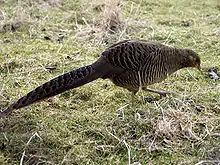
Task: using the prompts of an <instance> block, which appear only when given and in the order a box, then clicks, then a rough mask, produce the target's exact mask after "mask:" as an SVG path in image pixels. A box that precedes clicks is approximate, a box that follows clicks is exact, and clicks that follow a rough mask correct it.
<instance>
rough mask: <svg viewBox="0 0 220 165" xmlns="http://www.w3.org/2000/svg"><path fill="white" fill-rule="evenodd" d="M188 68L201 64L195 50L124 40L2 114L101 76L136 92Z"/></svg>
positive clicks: (27, 96)
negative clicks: (93, 60) (95, 59)
mask: <svg viewBox="0 0 220 165" xmlns="http://www.w3.org/2000/svg"><path fill="white" fill-rule="evenodd" d="M185 67H200V58H199V56H198V55H197V54H196V53H195V52H194V51H192V50H189V49H177V48H172V47H168V46H166V45H163V44H159V43H154V42H150V41H146V40H124V41H121V42H119V43H116V44H113V45H112V46H110V47H109V48H107V49H106V50H105V51H104V52H102V54H101V57H100V58H99V59H98V60H97V61H95V62H94V63H93V64H91V65H88V66H84V67H81V68H79V69H76V70H73V71H70V72H68V73H65V74H63V75H61V76H58V77H56V78H54V79H52V80H50V81H48V82H46V83H44V84H43V85H41V86H39V87H37V88H35V89H34V90H32V91H31V92H29V93H28V94H27V95H25V96H23V97H21V98H20V99H19V100H18V101H16V102H14V103H13V104H11V105H9V107H8V108H7V109H6V110H4V111H2V112H0V116H5V115H7V114H9V113H11V112H12V110H13V109H18V108H22V107H25V106H27V105H30V104H32V103H35V102H38V101H41V100H43V99H45V98H48V97H51V96H54V95H57V94H60V93H62V92H64V91H66V90H69V89H72V88H76V87H79V86H82V85H84V84H86V83H89V82H91V81H93V80H96V79H98V78H102V79H106V78H107V79H110V80H111V81H112V82H113V83H114V84H115V85H117V86H120V87H123V88H126V89H128V90H129V91H131V92H133V93H136V92H137V91H138V90H139V89H141V88H142V87H146V86H148V85H150V84H153V83H157V82H160V81H162V80H164V79H165V78H166V77H167V76H168V75H170V74H172V73H173V72H175V71H177V70H179V69H181V68H185Z"/></svg>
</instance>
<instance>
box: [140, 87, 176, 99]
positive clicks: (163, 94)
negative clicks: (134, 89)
mask: <svg viewBox="0 0 220 165" xmlns="http://www.w3.org/2000/svg"><path fill="white" fill-rule="evenodd" d="M142 89H143V90H144V91H148V92H153V93H157V94H159V95H160V98H162V97H166V95H167V94H174V93H173V92H168V91H164V90H154V89H149V88H146V87H143V88H142Z"/></svg>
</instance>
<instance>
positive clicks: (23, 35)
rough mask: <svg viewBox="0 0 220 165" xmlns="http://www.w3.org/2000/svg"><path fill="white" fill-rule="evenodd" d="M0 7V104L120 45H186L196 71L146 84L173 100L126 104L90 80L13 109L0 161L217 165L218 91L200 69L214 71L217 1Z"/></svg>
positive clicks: (1, 132) (219, 60) (7, 2)
mask: <svg viewBox="0 0 220 165" xmlns="http://www.w3.org/2000/svg"><path fill="white" fill-rule="evenodd" d="M110 2H111V3H110ZM0 3H1V6H0V21H1V22H0V89H1V90H0V106H1V107H5V106H7V105H8V104H10V103H12V102H13V101H16V100H17V99H18V98H19V97H21V96H23V95H24V94H26V93H27V92H28V91H30V90H32V89H33V88H35V87H37V86H38V85H40V84H42V83H44V82H46V81H48V80H49V79H51V78H53V77H55V76H57V75H60V74H63V73H65V72H67V71H70V70H72V69H75V68H78V67H80V66H83V65H86V64H90V63H92V62H93V61H95V60H96V59H97V58H98V57H99V56H100V53H101V52H102V51H103V50H104V49H105V48H106V47H108V46H110V45H111V44H113V43H115V42H117V41H120V40H123V39H131V38H143V39H149V40H154V41H157V42H160V43H165V44H168V45H171V46H175V47H180V48H181V47H183V48H186V47H187V48H190V49H193V50H195V51H196V52H197V53H198V54H199V55H200V56H201V59H202V67H203V68H204V69H203V70H202V72H201V73H200V72H198V71H196V70H194V69H183V70H180V71H178V72H176V73H175V74H173V75H172V76H170V77H169V78H168V79H166V80H165V81H163V82H162V83H159V84H155V85H152V86H151V88H155V89H165V90H169V91H174V92H177V93H179V94H180V96H169V97H166V98H163V99H160V100H158V101H155V102H152V103H146V104H142V103H141V102H140V98H141V97H142V95H144V96H146V97H148V98H152V97H158V96H157V95H154V94H151V93H146V92H142V91H140V92H139V93H138V94H137V96H136V102H135V105H134V106H133V107H132V106H131V105H130V102H131V95H130V93H129V92H128V91H126V90H124V89H122V88H120V87H116V86H114V85H113V84H112V83H111V82H110V81H108V80H96V81H94V82H92V83H90V84H88V85H84V86H82V87H80V88H77V89H73V90H71V91H67V92H65V93H63V94H60V95H58V96H55V97H53V98H50V99H48V100H47V101H44V102H41V103H38V104H34V105H31V106H29V107H26V108H23V109H19V110H16V111H14V112H13V114H12V115H11V116H9V117H7V118H1V119H0V126H1V128H0V151H1V152H0V164H6V165H9V164H19V163H21V164H128V163H130V164H132V163H134V162H140V163H141V164H182V165H186V164H187V165H188V164H189V165H191V164H197V165H200V164H219V163H220V147H219V146H220V137H219V136H220V113H219V112H220V94H219V93H220V86H219V81H214V80H212V79H211V78H209V77H208V73H207V69H206V68H209V67H216V68H218V69H220V55H219V52H220V49H219V48H220V42H219V37H220V29H219V28H220V15H219V13H220V3H219V1H217V0H209V1H206V0H200V1H199V0H196V1H191V0H169V1H165V0H159V1H153V0H149V1H139V0H132V1H131V0H123V1H120V2H119V3H118V2H117V1H89V0H74V1H70V0H60V1H59V0H45V1H41V0H40V1H30V0H24V1H18V2H17V1H15V0H0ZM109 10H110V11H111V12H108V11H109ZM108 13H110V14H109V15H108ZM115 14H116V15H115ZM111 19H114V21H111ZM112 22H113V23H112ZM112 24H113V26H112ZM112 27H113V28H112ZM55 65H56V66H57V69H56V70H53V71H48V70H47V69H45V67H46V66H55ZM73 100H75V101H76V103H72V101H73Z"/></svg>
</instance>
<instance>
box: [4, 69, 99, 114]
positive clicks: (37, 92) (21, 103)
mask: <svg viewBox="0 0 220 165" xmlns="http://www.w3.org/2000/svg"><path fill="white" fill-rule="evenodd" d="M100 77H102V74H100V73H99V71H97V70H96V68H94V66H93V65H88V66H84V67H81V68H78V69H76V70H73V71H71V72H68V73H65V74H63V75H61V76H58V77H56V78H54V79H52V80H50V81H48V82H46V83H44V84H43V85H41V86H39V87H37V88H36V89H34V90H32V91H31V92H29V93H28V94H27V95H26V96H23V97H21V98H20V99H19V100H18V101H16V102H14V103H13V104H11V105H10V106H9V107H8V108H7V109H5V110H4V111H2V112H0V117H1V116H2V117H3V116H6V115H8V114H10V113H11V112H12V111H13V109H19V108H22V107H25V106H28V105H30V104H33V103H35V102H38V101H41V100H44V99H46V98H49V97H51V96H55V95H57V94H60V93H62V92H64V91H67V90H69V89H72V88H76V87H79V86H82V85H84V84H86V83H89V82H91V81H93V80H95V79H98V78H100Z"/></svg>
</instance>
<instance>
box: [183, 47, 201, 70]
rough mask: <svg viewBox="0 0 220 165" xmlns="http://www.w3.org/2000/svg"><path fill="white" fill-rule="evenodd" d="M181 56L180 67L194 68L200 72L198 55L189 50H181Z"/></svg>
mask: <svg viewBox="0 0 220 165" xmlns="http://www.w3.org/2000/svg"><path fill="white" fill-rule="evenodd" d="M181 55H182V56H183V61H182V67H183V68H185V67H194V68H197V69H198V70H200V69H201V68H200V63H201V60H200V57H199V55H198V54H197V53H196V52H194V51H193V50H190V49H181Z"/></svg>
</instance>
